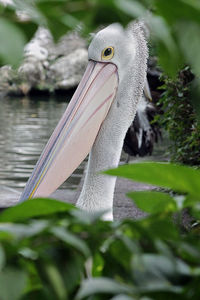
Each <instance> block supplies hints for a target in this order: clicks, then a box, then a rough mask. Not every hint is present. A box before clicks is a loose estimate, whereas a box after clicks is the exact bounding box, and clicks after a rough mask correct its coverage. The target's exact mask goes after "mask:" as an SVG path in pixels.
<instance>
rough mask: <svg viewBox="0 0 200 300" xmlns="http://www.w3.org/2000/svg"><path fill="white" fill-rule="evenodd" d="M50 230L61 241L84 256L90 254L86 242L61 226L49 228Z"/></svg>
mask: <svg viewBox="0 0 200 300" xmlns="http://www.w3.org/2000/svg"><path fill="white" fill-rule="evenodd" d="M51 232H52V233H53V234H54V235H55V236H56V237H57V238H59V239H60V240H62V241H63V242H65V243H67V244H68V245H71V246H72V247H74V248H75V249H77V250H79V251H80V252H81V253H83V255H84V256H85V257H89V256H90V250H89V248H88V246H87V244H86V243H85V242H84V241H82V240H81V239H80V238H78V237H77V236H75V235H73V234H72V233H70V232H68V231H67V230H65V229H64V228H62V227H54V228H52V229H51Z"/></svg>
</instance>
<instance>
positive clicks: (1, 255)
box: [0, 244, 6, 272]
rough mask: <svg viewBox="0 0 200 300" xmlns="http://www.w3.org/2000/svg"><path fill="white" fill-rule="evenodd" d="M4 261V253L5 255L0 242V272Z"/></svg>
mask: <svg viewBox="0 0 200 300" xmlns="http://www.w3.org/2000/svg"><path fill="white" fill-rule="evenodd" d="M5 262H6V255H5V252H4V249H3V247H2V246H1V244H0V272H1V271H2V269H3V267H4V265H5Z"/></svg>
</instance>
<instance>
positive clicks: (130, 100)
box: [77, 25, 147, 220]
mask: <svg viewBox="0 0 200 300" xmlns="http://www.w3.org/2000/svg"><path fill="white" fill-rule="evenodd" d="M133 34H134V37H135V40H136V55H135V57H134V59H132V60H131V59H130V61H129V63H128V64H127V65H126V66H124V68H123V70H121V73H120V74H119V87H118V91H117V95H116V98H115V99H114V102H113V104H112V106H111V108H110V111H109V113H108V115H107V117H106V119H105V120H104V122H103V124H102V126H101V128H100V130H99V133H98V135H97V138H96V140H95V143H94V145H93V147H92V150H91V152H90V155H89V162H88V166H87V172H86V176H85V180H84V184H83V188H82V191H81V194H80V196H79V199H78V201H77V206H78V207H80V208H82V209H84V210H87V211H100V210H106V211H108V213H107V214H106V215H105V216H104V219H107V220H112V219H113V211H112V210H113V195H114V188H115V183H116V178H115V177H109V176H107V175H104V174H100V172H102V171H103V170H107V169H109V168H113V167H117V166H118V164H119V160H120V155H121V150H122V146H123V141H124V137H125V134H126V132H127V130H128V128H129V126H130V124H131V122H132V120H133V118H134V116H135V113H136V110H137V103H138V101H139V99H140V98H141V97H142V93H143V88H144V82H145V80H146V60H147V46H146V42H145V39H144V37H143V34H142V31H141V28H140V27H139V25H138V26H137V25H136V26H134V28H133Z"/></svg>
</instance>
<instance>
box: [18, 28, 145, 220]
mask: <svg viewBox="0 0 200 300" xmlns="http://www.w3.org/2000/svg"><path fill="white" fill-rule="evenodd" d="M147 56H148V50H147V44H146V40H145V38H144V34H143V29H142V26H141V24H140V23H137V22H135V23H133V24H131V25H130V26H129V27H128V28H127V29H124V28H123V27H122V26H121V25H119V24H112V25H110V26H108V27H106V28H105V29H103V30H101V31H99V32H98V33H97V34H96V35H95V36H94V38H93V40H92V42H91V44H90V46H89V49H88V59H89V62H88V66H87V69H86V71H85V74H84V75H83V78H82V80H81V82H80V84H79V86H78V88H77V90H76V92H75V94H74V96H73V98H72V100H71V101H70V103H69V105H68V107H67V109H66V111H65V113H64V115H63V116H62V118H61V120H60V121H59V123H58V125H57V127H56V128H55V130H54V132H53V134H52V136H51V138H50V139H49V141H48V143H47V145H46V147H45V149H44V150H43V153H42V154H41V157H40V159H39V160H38V162H37V164H36V166H35V169H34V171H33V173H32V175H31V177H30V178H29V181H28V183H27V185H26V187H25V190H24V192H23V194H22V196H21V198H20V200H21V201H24V200H26V199H30V198H32V197H38V196H42V197H46V196H49V195H50V194H51V193H52V192H53V191H55V190H56V189H57V188H58V187H59V186H60V185H61V184H62V183H63V182H64V181H65V180H66V179H67V178H68V177H69V176H70V175H71V173H72V172H73V171H74V170H75V169H76V168H77V167H78V165H79V164H80V163H81V162H82V161H83V159H84V158H85V157H86V156H87V154H88V153H89V152H90V154H89V161H88V167H87V173H86V177H85V181H84V184H83V188H82V191H81V194H80V196H79V199H78V201H77V206H78V207H80V208H81V209H83V210H87V211H100V210H105V211H107V213H106V214H105V215H104V219H107V220H112V219H113V212H112V210H113V194H114V188H115V182H116V178H114V177H109V176H106V175H102V174H100V172H101V171H102V170H106V169H108V168H113V167H117V166H118V163H119V159H120V154H121V150H122V146H123V141H124V137H125V134H126V132H127V130H128V128H129V126H130V125H131V122H132V120H133V116H134V115H135V113H136V110H137V103H138V101H139V100H140V98H141V96H142V93H143V89H144V85H145V80H146V69H147Z"/></svg>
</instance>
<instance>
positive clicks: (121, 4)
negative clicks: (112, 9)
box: [115, 0, 146, 18]
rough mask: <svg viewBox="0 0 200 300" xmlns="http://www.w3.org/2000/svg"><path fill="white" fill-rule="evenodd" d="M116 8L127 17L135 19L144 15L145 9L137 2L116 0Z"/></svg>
mask: <svg viewBox="0 0 200 300" xmlns="http://www.w3.org/2000/svg"><path fill="white" fill-rule="evenodd" d="M115 4H116V6H117V7H118V8H119V9H121V10H122V11H123V12H124V13H126V14H127V15H129V16H131V17H134V18H137V17H141V16H142V15H144V14H145V13H146V8H145V7H144V6H143V5H142V4H141V3H140V2H138V1H131V0H116V1H115Z"/></svg>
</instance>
